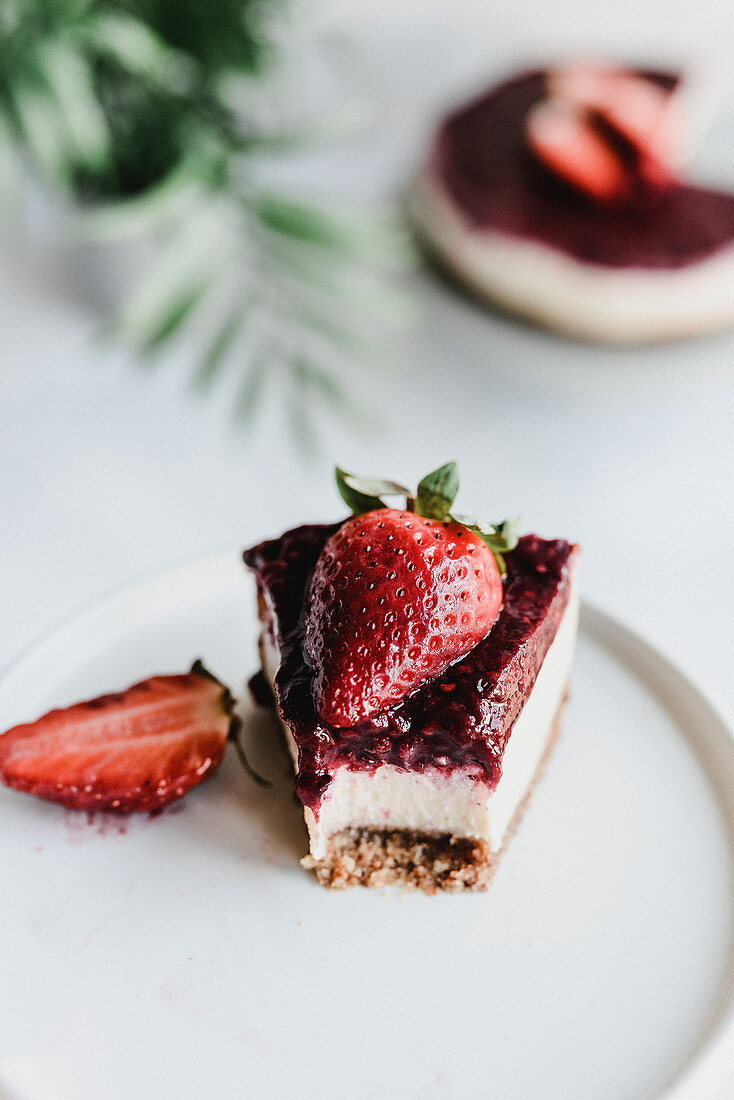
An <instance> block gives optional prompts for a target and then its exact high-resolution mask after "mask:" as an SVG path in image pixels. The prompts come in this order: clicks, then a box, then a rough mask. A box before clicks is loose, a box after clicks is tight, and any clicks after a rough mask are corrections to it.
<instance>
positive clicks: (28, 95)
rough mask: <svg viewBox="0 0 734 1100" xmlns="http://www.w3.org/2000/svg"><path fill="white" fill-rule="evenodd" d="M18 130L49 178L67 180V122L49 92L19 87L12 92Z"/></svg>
mask: <svg viewBox="0 0 734 1100" xmlns="http://www.w3.org/2000/svg"><path fill="white" fill-rule="evenodd" d="M13 107H14V109H15V111H14V113H15V118H16V120H17V127H18V130H19V131H20V134H21V136H22V139H23V143H24V145H25V147H26V148H27V149H28V151H29V153H30V155H31V157H32V158H33V160H34V161H35V163H36V164H37V165H38V166H39V168H40V169H41V171H43V172H44V173H45V174H46V175H48V176H51V177H53V178H55V179H58V180H61V181H62V182H63V183H64V184H65V183H66V182H67V180H68V173H69V162H68V156H67V152H68V150H67V146H66V142H65V140H64V136H63V135H64V120H63V118H62V117H61V115H60V113H59V108H58V104H57V103H56V102H55V100H54V99H53V97H52V96H51V94H50V93H49V92H47V91H46V92H44V91H41V90H39V89H36V88H30V87H23V86H19V87H17V88H15V89H14V90H13Z"/></svg>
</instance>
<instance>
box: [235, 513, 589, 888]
mask: <svg viewBox="0 0 734 1100" xmlns="http://www.w3.org/2000/svg"><path fill="white" fill-rule="evenodd" d="M387 511H392V510H387ZM396 514H397V515H398V516H402V517H403V519H402V522H405V521H406V515H410V513H396ZM380 515H382V513H375V514H374V516H373V520H372V523H373V527H375V526H379V524H378V523H377V519H378V517H379V516H380ZM387 518H388V519H389V517H387ZM348 522H349V521H348ZM407 522H408V525H409V526H410V527H411V530H414V529H415V525H416V524H417V523H418V520H416V519H415V518H414V517H412V518H411V520H408V521H407ZM423 523H424V524H425V525H426V527H427V529H428V531H429V532H430V534H431V537H435V538H436V539H437V540H439V541H440V540H441V539H442V538H443V539H448V540H451V539H452V538H455V537H456V538H457V543H459V542H460V540H461V535H460V534H459V531H460V530H461V528H460V527H459V526H458V525H456V524H452V523H451V522H450V521H449V520H443V521H434V520H425V521H423ZM366 526H367V521H366V518H365V528H366ZM387 526H388V528H389V526H390V525H389V522H388V524H387ZM344 527H346V524H345V525H344ZM344 527H342V525H336V526H334V525H332V526H305V527H299V528H296V529H295V530H292V531H287V532H286V533H285V534H284V535H282V536H281V537H280V538H277V539H273V540H270V541H268V542H264V543H261V544H260V545H258V546H256V547H254V548H253V549H251V550H248V551H247V552H246V553H245V562H246V564H247V565H248V566H249V568H250V569H251V570H252V571H253V572H254V574H255V577H256V580H257V588H258V605H259V616H260V621H261V624H262V632H261V637H260V653H261V660H262V667H263V671H264V673H265V675H266V678H267V679H268V680H269V682H270V683H271V684H272V688H273V694H274V697H275V701H276V704H277V709H278V713H279V716H280V720H281V722H282V725H283V728H284V730H285V735H286V740H287V743H288V747H289V749H290V752H291V755H292V757H293V761H294V765H295V768H296V791H297V794H298V797H299V799H300V801H301V803H302V804H303V807H304V813H305V818H306V824H307V826H308V831H309V838H310V853H309V855H308V856H306V858H305V859H304V860H303V861H302V862H303V864H304V866H305V867H307V868H312V869H313V870H315V871H316V874H317V877H318V879H319V881H320V882H322V883H323V884H324V885H328V886H333V887H342V886H350V885H357V884H360V885H365V886H382V885H387V884H392V883H399V884H402V885H407V886H411V887H418V888H420V889H422V890H424V891H426V892H428V893H434V892H435V891H437V890H452V891H459V890H464V889H486V887H487V885H488V884H489V881H490V879H491V877H492V874H493V871H494V869H495V866H496V864H497V860H498V857H499V854H500V852H501V851H502V849H503V847H504V845H505V843H506V841H507V839H508V837H509V836H510V835H511V834H512V832H513V830H514V828H515V826H516V824H517V822H518V820H519V818H520V816H521V813H522V811H523V809H524V807H525V804H526V802H527V799H528V796H529V794H530V792H531V790H532V787H533V784H534V782H535V780H536V778H537V776H538V774H539V772H540V771H541V770H542V767H543V764H544V762H545V759H546V757H547V755H548V752H549V750H550V748H551V746H552V744H553V742H554V739H555V737H556V734H557V732H558V721H559V715H560V711H561V709H562V706H563V703H564V700H565V698H566V693H567V685H568V678H569V673H570V668H571V661H572V656H573V648H574V641H575V635H576V622H577V613H578V596H577V591H576V584H575V566H576V561H577V557H578V551H577V548H576V547H574V546H572V545H571V544H569V543H568V542H564V541H547V540H544V539H540V538H538V537H537V536H534V535H528V536H525V537H524V538H521V539H520V540H519V542H518V543H517V545H516V547H515V548H514V549H513V550H511V551H510V552H509V553H506V554H505V562H504V563H503V564H505V563H506V576H505V577H504V580H503V583H502V592H501V597H500V598H501V607H500V608H499V611H498V614H497V615H496V618H495V619H494V623H493V625H492V626H491V629H490V630H489V633H487V634H486V636H484V637H482V638H481V639H480V640H479V641H477V642H476V643H475V644H473V645H472V646H471V648H470V649H469V650H468V652H465V653H464V654H463V655H462V656H461V657H460V658H459V659H458V660H454V661H451V662H449V663H448V664H447V665H446V667H444V668H443V669H442V671H441V672H440V673H439V674H437V675H431V676H429V677H427V678H425V679H423V680H422V682H420V683H419V685H418V686H417V687H415V688H413V690H409V691H408V692H407V693H406V694H405V695H404V697H403V698H401V699H399V700H397V701H395V702H392V703H391V704H390V705H388V706H386V707H383V706H381V705H380V702H379V700H378V701H377V703H376V705H375V706H372V708H371V712H370V713H367V714H366V716H363V717H360V718H359V719H358V720H357V721H356V722H354V723H353V724H352V725H343V724H342V725H334V724H333V722H327V721H325V720H324V719H323V717H322V716H321V713H320V710H323V703H322V701H321V702H320V701H319V691H318V686H317V673H316V671H315V669H314V667H313V665H314V663H315V662H314V659H313V656H310V655H309V649H310V650H311V653H313V652H314V650H313V645H311V646H309V644H308V641H307V633H308V628H309V622H310V618H309V616H310V610H311V606H312V604H313V601H314V599H315V596H314V575H315V574H318V571H319V569H320V568H321V566H322V563H323V560H324V554H325V548H326V553H327V556H328V548H329V547H330V546H333V545H334V543H333V540H334V538H335V536H338V535H339V532H340V531H341V530H343V529H344ZM357 527H359V524H357ZM452 532H453V534H452ZM356 534H359V531H357V532H356ZM467 534H469V532H467ZM386 537H387V538H390V536H389V535H388V536H386ZM417 537H418V536H417V535H416V538H417ZM465 537H466V536H465ZM373 543H374V540H373ZM386 545H387V544H386ZM452 545H455V544H454V543H453V542H451V541H449V542H448V547H450V546H452ZM369 549H370V547H369V546H367V551H369ZM433 549H434V547H433V545H432V546H431V552H432V551H433ZM397 552H398V551H396V553H397ZM449 552H450V550H449ZM383 559H384V555H382V556H380V555H377V557H376V558H375V559H374V560H375V561H376V562H377V565H378V567H380V568H382V567H384V569H385V570H386V574H387V575H388V576H389V574H390V572H391V570H390V564H391V563H390V562H389V561H385V560H383ZM437 560H443V559H440V558H439V559H437ZM457 560H458V561H459V565H458V566H457V568H458V570H459V574H461V572H462V565H461V558H460V557H459V558H458V559H457ZM369 565H370V562H369V561H368V560H365V573H366V574H369V568H368V567H369ZM407 568H408V569H410V566H409V565H408V567H407ZM358 572H362V570H359V571H358ZM444 573H445V570H444ZM369 575H372V574H369ZM360 583H361V581H360ZM397 583H399V581H398V582H397ZM481 583H482V584H483V583H484V581H483V580H482V582H481ZM370 584H374V582H373V581H367V585H368V586H369V585H370ZM419 586H420V581H419ZM463 591H466V590H465V589H462V592H463ZM379 598H380V599H381V598H382V597H379ZM449 605H450V601H447V606H449ZM462 606H466V600H465V602H464V603H463V604H462ZM373 621H374V620H373ZM398 626H399V624H398ZM396 629H397V628H396ZM378 637H379V631H376V632H375V638H376V639H377V638H378ZM392 640H393V641H394V642H395V643H396V645H398V644H401V643H400V634H399V629H398V630H397V633H396V634H394V635H393V636H392ZM344 644H345V646H346V647H347V648H348V646H349V640H348V639H347V638H345V642H344ZM430 646H431V642H430V638H429V640H428V642H427V647H430ZM418 648H419V647H418ZM418 648H416V651H415V653H414V656H415V661H414V662H413V664H416V663H420V660H419V653H418ZM434 648H435V647H434ZM378 650H379V645H378V644H377V641H376V642H375V646H374V649H373V652H372V654H371V655H372V656H373V657H374V656H375V654H377V653H378ZM347 667H348V668H349V669H351V670H353V669H354V663H353V662H350V663H348V665H347ZM353 675H354V673H353V671H352V676H353ZM383 679H384V677H383ZM367 710H368V711H369V710H370V707H368V708H367ZM334 713H335V714H336V713H337V712H334ZM337 720H338V721H341V719H337Z"/></svg>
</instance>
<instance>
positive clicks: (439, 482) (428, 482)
mask: <svg viewBox="0 0 734 1100" xmlns="http://www.w3.org/2000/svg"><path fill="white" fill-rule="evenodd" d="M458 491H459V467H458V466H457V465H456V463H455V462H447V463H446V465H445V466H439V468H438V469H437V470H434V471H433V473H430V474H426V476H425V477H424V478H423V480H422V481H421V482H420V484H419V486H418V492H417V493H416V497H415V511H416V512H417V513H418V515H419V516H425V518H426V519H446V518H447V517H448V515H449V512H450V511H451V505H452V504H453V503H454V501H455V500H456V494H457V493H458Z"/></svg>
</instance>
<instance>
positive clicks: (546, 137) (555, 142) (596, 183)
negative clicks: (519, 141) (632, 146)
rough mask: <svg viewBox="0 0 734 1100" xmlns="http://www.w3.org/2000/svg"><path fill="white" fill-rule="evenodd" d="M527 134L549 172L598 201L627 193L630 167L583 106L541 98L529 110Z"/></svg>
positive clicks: (618, 198) (614, 199)
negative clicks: (590, 119)
mask: <svg viewBox="0 0 734 1100" xmlns="http://www.w3.org/2000/svg"><path fill="white" fill-rule="evenodd" d="M525 135H526V139H527V142H528V144H529V146H530V149H531V150H532V152H533V153H534V154H535V156H536V157H537V158H538V160H539V161H540V162H541V163H542V164H544V165H545V167H546V168H548V169H549V171H551V172H553V174H554V175H557V176H560V177H561V178H562V179H563V180H565V181H566V183H569V184H571V186H572V187H576V188H578V190H580V191H582V192H583V193H584V194H585V195H588V196H589V197H590V198H592V199H594V200H595V201H596V202H601V203H616V202H620V201H623V200H624V199H625V198H626V197H627V196H628V194H629V191H630V178H629V172H628V170H627V168H626V167H625V166H624V165H623V164H622V161H621V160H620V158H619V157H618V156H617V155H616V154H615V153H614V152H613V151H612V149H611V148H610V147H609V145H608V144H607V142H606V141H604V139H603V138H602V137H601V136H600V135H599V134H598V133H597V132H596V130H595V129H594V127H593V126H592V125H591V123H590V121H589V118H588V117H587V114H586V113H585V111H583V110H582V109H581V108H578V107H575V106H573V105H570V104H567V103H565V102H564V101H562V100H560V99H542V100H540V102H538V103H536V104H535V106H534V107H533V108H532V109H531V110H530V111H529V113H528V117H527V120H526V123H525Z"/></svg>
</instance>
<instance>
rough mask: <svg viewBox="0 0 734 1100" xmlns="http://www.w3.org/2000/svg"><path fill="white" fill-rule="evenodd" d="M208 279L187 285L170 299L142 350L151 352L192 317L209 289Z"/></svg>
mask: <svg viewBox="0 0 734 1100" xmlns="http://www.w3.org/2000/svg"><path fill="white" fill-rule="evenodd" d="M209 285H210V284H209V282H208V280H204V281H202V282H200V283H196V284H194V285H193V286H190V287H187V288H186V289H185V290H182V291H181V293H180V294H179V295H178V296H177V297H175V298H174V299H173V300H172V301H170V302H169V303H168V304H167V306H166V308H165V310H164V311H163V312H161V313H160V314H159V316H158V318H157V323H156V324H155V325H154V326H153V327H152V328H151V329H150V330H149V331H148V333H147V334H146V336H145V339H144V342H143V344H142V350H143V351H145V352H147V353H150V352H154V351H156V350H157V349H158V348H159V347H160V346H161V344H164V343H165V342H166V341H167V340H169V339H170V338H171V337H172V336H173V335H174V334H175V333H176V332H178V331H179V330H180V329H181V327H182V325H183V324H184V323H185V322H186V321H187V320H188V319H189V318H190V317H191V315H192V313H193V312H194V310H195V309H196V307H197V306H198V305H199V303H200V302H201V300H202V298H203V297H204V295H205V294H206V292H207V290H208V289H209Z"/></svg>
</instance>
